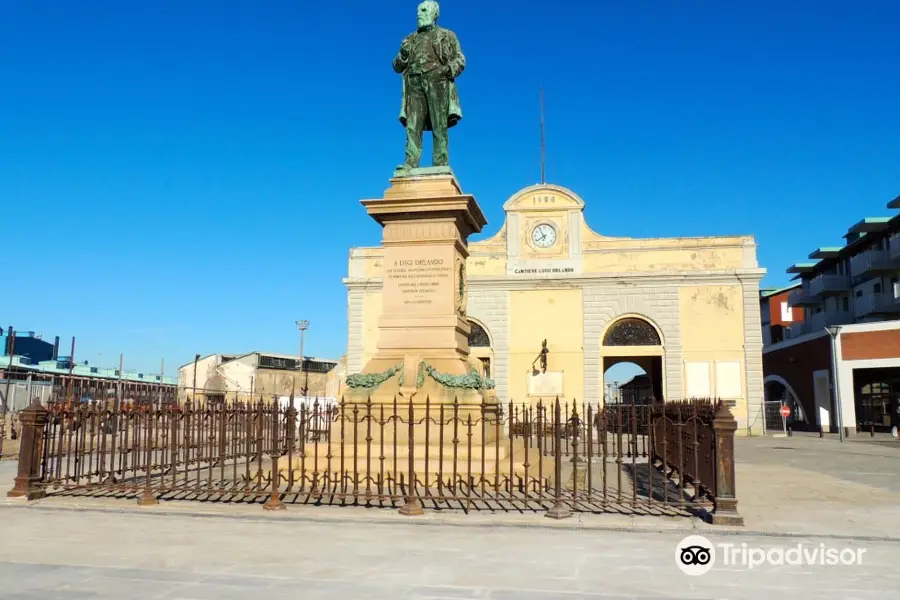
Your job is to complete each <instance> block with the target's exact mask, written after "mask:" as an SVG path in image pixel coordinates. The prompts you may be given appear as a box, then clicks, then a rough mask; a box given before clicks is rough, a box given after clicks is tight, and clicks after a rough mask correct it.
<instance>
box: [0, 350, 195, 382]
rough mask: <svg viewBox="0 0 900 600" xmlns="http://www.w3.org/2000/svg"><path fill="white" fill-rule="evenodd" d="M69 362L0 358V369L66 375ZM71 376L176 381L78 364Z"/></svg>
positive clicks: (68, 370)
mask: <svg viewBox="0 0 900 600" xmlns="http://www.w3.org/2000/svg"><path fill="white" fill-rule="evenodd" d="M70 364H71V360H70V359H69V357H67V356H62V357H60V358H59V359H58V360H43V361H40V362H38V363H32V362H31V360H29V359H28V357H26V356H13V357H12V360H10V357H9V356H0V369H9V370H12V369H15V370H17V371H25V372H30V373H34V374H35V375H68V374H69V372H70V369H69V366H70ZM71 374H72V375H73V376H75V377H96V378H98V379H116V380H119V379H121V380H122V381H129V382H141V383H151V384H152V383H162V384H167V385H175V384H176V383H177V381H176V380H175V379H174V378H172V377H165V376H164V377H160V376H159V374H158V373H143V372H141V371H134V370H132V371H128V370H126V371H124V372H123V373H122V376H121V377H120V376H119V370H118V369H113V368H107V367H97V366H94V365H91V364H86V363H80V364H75V365H72V368H71Z"/></svg>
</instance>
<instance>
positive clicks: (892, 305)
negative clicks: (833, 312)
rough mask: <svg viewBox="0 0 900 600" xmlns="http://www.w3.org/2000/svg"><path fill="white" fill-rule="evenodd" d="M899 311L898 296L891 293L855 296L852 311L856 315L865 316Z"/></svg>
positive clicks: (899, 302)
mask: <svg viewBox="0 0 900 600" xmlns="http://www.w3.org/2000/svg"><path fill="white" fill-rule="evenodd" d="M898 311H900V298H895V297H894V296H893V295H892V294H885V293H879V294H866V295H864V296H860V297H859V298H855V299H854V302H853V312H854V313H855V314H856V316H857V317H866V316H871V315H878V314H889V313H893V312H898Z"/></svg>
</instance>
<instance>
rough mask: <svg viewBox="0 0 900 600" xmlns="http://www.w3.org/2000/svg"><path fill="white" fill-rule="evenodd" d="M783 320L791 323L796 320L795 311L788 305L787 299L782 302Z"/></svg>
mask: <svg viewBox="0 0 900 600" xmlns="http://www.w3.org/2000/svg"><path fill="white" fill-rule="evenodd" d="M781 320H782V321H784V322H785V323H790V322H791V321H793V320H794V313H793V311H792V310H791V307H790V306H788V303H787V301H784V302H782V303H781Z"/></svg>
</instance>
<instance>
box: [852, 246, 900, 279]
mask: <svg viewBox="0 0 900 600" xmlns="http://www.w3.org/2000/svg"><path fill="white" fill-rule="evenodd" d="M892 268H895V267H893V265H892V264H891V254H890V252H889V251H888V250H867V251H865V252H860V253H859V254H857V255H856V256H853V257H851V258H850V274H851V275H852V276H853V277H854V278H859V277H865V276H868V275H873V274H875V273H877V272H879V271H889V270H891V269H892Z"/></svg>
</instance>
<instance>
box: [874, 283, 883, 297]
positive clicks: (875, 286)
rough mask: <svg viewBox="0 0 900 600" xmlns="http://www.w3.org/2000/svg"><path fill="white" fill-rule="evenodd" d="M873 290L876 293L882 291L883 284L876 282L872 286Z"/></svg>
mask: <svg viewBox="0 0 900 600" xmlns="http://www.w3.org/2000/svg"><path fill="white" fill-rule="evenodd" d="M872 292H873V293H875V294H880V293H881V284H880V283H876V284H875V285H873V286H872Z"/></svg>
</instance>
